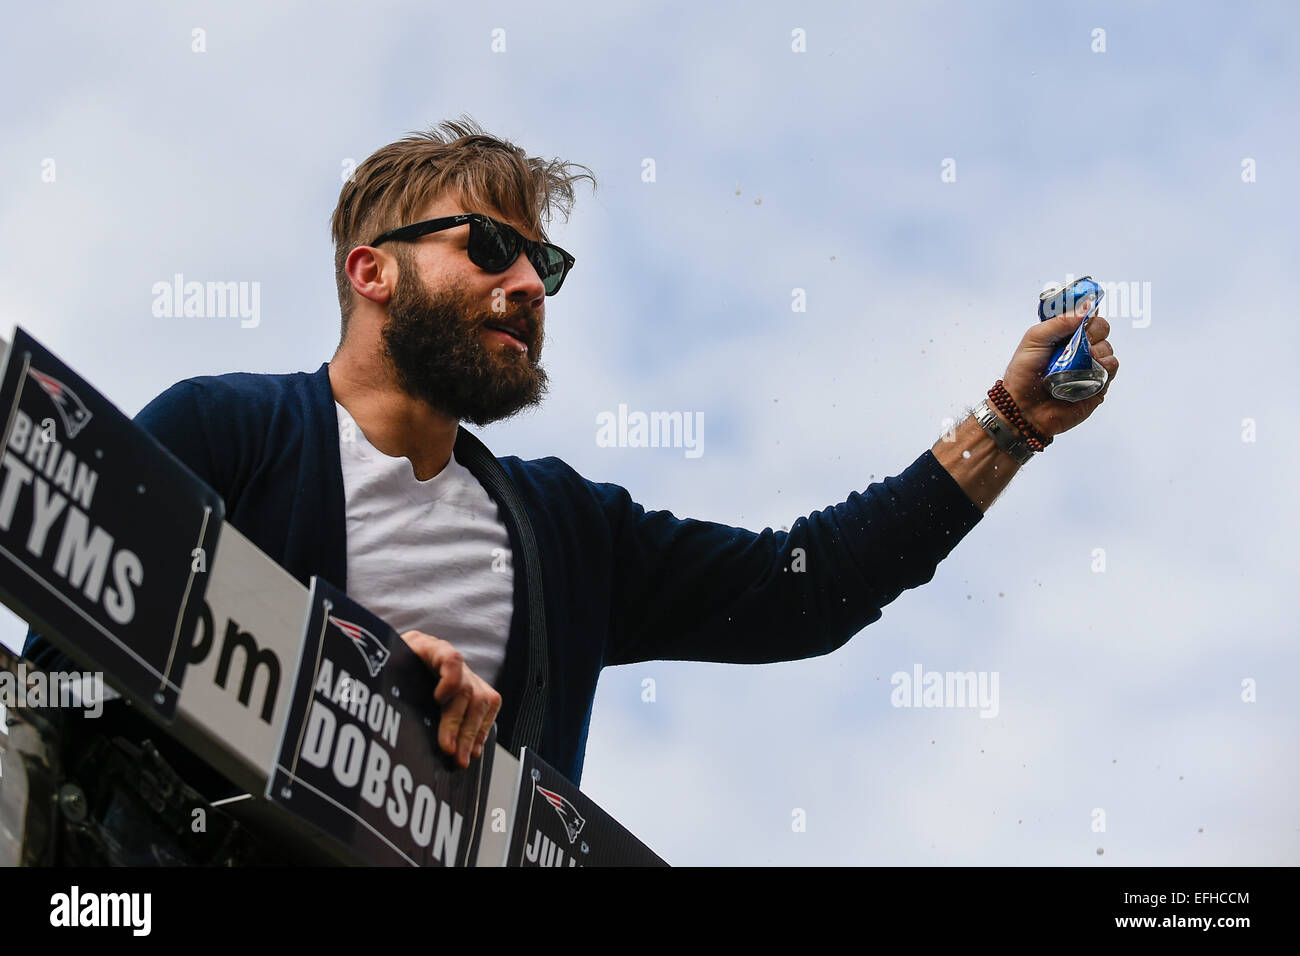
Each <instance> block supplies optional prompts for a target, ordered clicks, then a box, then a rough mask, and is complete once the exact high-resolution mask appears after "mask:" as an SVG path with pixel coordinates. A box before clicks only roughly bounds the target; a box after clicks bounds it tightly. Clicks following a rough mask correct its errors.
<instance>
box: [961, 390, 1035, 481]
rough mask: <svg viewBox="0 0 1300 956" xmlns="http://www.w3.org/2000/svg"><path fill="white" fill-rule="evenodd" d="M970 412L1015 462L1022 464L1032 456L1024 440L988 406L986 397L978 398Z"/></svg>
mask: <svg viewBox="0 0 1300 956" xmlns="http://www.w3.org/2000/svg"><path fill="white" fill-rule="evenodd" d="M972 414H973V415H974V416H975V420H976V421H977V422H979V423H980V427H981V428H983V429H984V430H985V431H986V432H988V433H989V436H990V437H991V438H992V439H993V440H994V441H995V442H997V446H998V447H999V448H1001V449H1002V450H1003V451H1004V452H1006V453H1007V454H1008V455H1010V456H1011V457H1012V458H1013V459H1015V462H1016V464H1018V465H1023V464H1024V463H1025V462H1027V461H1029V459H1031V458H1033V457H1034V453H1033V451H1032V450H1031V449H1030V447H1029V446H1028V445H1026V444H1025V442H1024V440H1023V439H1021V438H1020V436H1019V435H1017V434H1016V432H1015V431H1013V430H1012V429H1011V428H1010V427H1009V426H1008V425H1007V424H1006V423H1005V422H1003V421H1002V419H1001V418H999V417H998V416H997V414H996V413H995V412H994V411H993V409H991V408H989V403H988V401H987V400H986V399H981V400H980V403H979V404H978V405H976V406H975V408H974V409H972Z"/></svg>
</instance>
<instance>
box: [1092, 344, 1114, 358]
mask: <svg viewBox="0 0 1300 956" xmlns="http://www.w3.org/2000/svg"><path fill="white" fill-rule="evenodd" d="M1092 354H1093V357H1094V358H1096V359H1097V360H1098V361H1100V360H1101V359H1104V358H1107V357H1109V356H1111V355H1114V354H1115V346H1113V345H1111V344H1110V343H1109V342H1097V343H1096V344H1095V345H1093V346H1092Z"/></svg>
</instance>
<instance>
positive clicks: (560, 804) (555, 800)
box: [534, 784, 587, 843]
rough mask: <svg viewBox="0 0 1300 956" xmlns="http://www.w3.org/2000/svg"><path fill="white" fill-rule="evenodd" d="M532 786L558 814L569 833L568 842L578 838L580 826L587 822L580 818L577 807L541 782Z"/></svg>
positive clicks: (566, 831) (580, 830) (565, 830)
mask: <svg viewBox="0 0 1300 956" xmlns="http://www.w3.org/2000/svg"><path fill="white" fill-rule="evenodd" d="M534 786H536V787H537V792H538V793H540V794H541V795H542V799H544V800H545V801H546V802H547V803H549V804H550V805H551V806H553V807H554V808H555V812H556V813H558V814H559V815H560V820H561V822H563V824H564V832H565V833H567V834H568V835H569V842H570V843H572V842H573V841H574V840H576V839H578V834H579V833H581V832H582V828H583V827H584V826H585V825H586V823H587V821H586V820H584V819H583V818H582V815H581V814H579V813H578V808H577V807H575V806H574V805H573V804H571V803H570V802H569V801H568V800H565V799H564V798H563V797H562V796H560V795H559V794H558V793H556V792H554V791H553V790H547V789H546V788H545V787H543V786H542V785H541V784H534Z"/></svg>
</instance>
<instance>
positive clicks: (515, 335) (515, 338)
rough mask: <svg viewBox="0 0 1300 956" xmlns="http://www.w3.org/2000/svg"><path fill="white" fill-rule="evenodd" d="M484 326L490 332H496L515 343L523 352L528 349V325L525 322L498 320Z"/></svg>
mask: <svg viewBox="0 0 1300 956" xmlns="http://www.w3.org/2000/svg"><path fill="white" fill-rule="evenodd" d="M484 328H486V329H487V330H488V331H489V332H494V333H495V334H497V335H499V336H501V337H502V338H503V339H505V340H506V341H508V342H510V343H511V344H513V345H514V346H515V348H517V349H519V350H520V351H523V352H527V351H528V339H527V338H526V337H525V336H526V334H527V333H526V327H525V325H524V324H523V323H513V322H512V323H506V322H496V323H489V324H488V325H486V326H484Z"/></svg>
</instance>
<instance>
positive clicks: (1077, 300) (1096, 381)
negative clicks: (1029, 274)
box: [1038, 276, 1110, 402]
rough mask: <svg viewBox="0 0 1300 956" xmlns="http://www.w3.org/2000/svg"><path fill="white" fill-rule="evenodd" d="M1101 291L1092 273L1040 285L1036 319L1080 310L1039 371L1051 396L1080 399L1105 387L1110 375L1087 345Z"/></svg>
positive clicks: (1068, 400) (1092, 394) (1063, 399)
mask: <svg viewBox="0 0 1300 956" xmlns="http://www.w3.org/2000/svg"><path fill="white" fill-rule="evenodd" d="M1103 294H1104V293H1103V291H1102V288H1101V286H1100V285H1099V284H1098V283H1097V282H1096V281H1094V280H1093V278H1092V276H1081V277H1079V278H1078V279H1075V280H1074V281H1073V282H1067V283H1065V284H1064V285H1060V286H1051V287H1049V288H1047V289H1044V290H1043V292H1042V293H1041V294H1040V295H1039V297H1038V321H1040V322H1046V321H1047V320H1048V319H1054V318H1056V317H1057V316H1061V315H1078V314H1079V313H1080V312H1083V313H1084V314H1083V316H1082V321H1080V323H1079V327H1078V328H1077V329H1075V330H1074V334H1073V335H1072V336H1070V339H1069V341H1067V342H1066V343H1065V345H1064V346H1063V347H1062V348H1061V350H1060V351H1058V352H1057V353H1056V356H1055V357H1054V358H1053V359H1052V362H1051V364H1050V365H1048V366H1047V369H1046V371H1044V373H1043V385H1044V387H1045V388H1046V389H1047V390H1048V392H1050V393H1051V395H1052V397H1053V398H1059V399H1061V400H1062V401H1066V402H1081V401H1083V400H1084V399H1085V398H1092V396H1094V395H1096V394H1097V393H1098V392H1100V391H1101V390H1102V389H1103V388H1105V387H1106V380H1107V379H1108V378H1109V377H1110V376H1109V374H1108V373H1107V372H1106V369H1105V368H1103V367H1102V365H1101V364H1100V363H1099V362H1098V361H1097V360H1096V359H1094V358H1093V357H1092V350H1091V348H1090V347H1089V345H1088V322H1089V321H1090V320H1091V319H1092V317H1093V316H1094V315H1096V314H1097V310H1098V309H1099V308H1100V307H1101V297H1102V295H1103Z"/></svg>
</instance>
